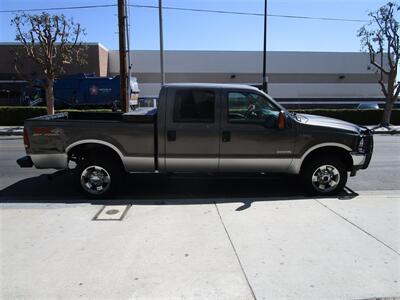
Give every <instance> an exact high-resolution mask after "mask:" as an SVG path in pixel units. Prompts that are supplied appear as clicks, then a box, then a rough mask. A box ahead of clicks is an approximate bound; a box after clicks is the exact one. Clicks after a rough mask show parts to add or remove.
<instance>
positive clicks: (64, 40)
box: [11, 12, 86, 114]
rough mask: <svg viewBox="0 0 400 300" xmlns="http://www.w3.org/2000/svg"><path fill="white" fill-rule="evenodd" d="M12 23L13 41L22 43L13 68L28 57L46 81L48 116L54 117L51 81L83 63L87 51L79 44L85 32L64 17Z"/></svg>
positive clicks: (23, 18)
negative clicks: (75, 65) (72, 65)
mask: <svg viewBox="0 0 400 300" xmlns="http://www.w3.org/2000/svg"><path fill="white" fill-rule="evenodd" d="M11 23H12V24H13V25H14V26H15V28H16V37H15V40H16V41H18V42H20V43H21V47H22V51H15V55H16V56H15V59H16V64H15V68H16V70H17V72H18V73H20V74H22V73H23V72H21V71H20V69H19V68H18V63H17V62H18V61H22V60H23V59H24V57H25V58H26V57H29V58H30V59H32V60H33V61H34V62H35V63H36V64H37V65H38V66H39V70H40V72H41V74H40V75H41V76H42V77H43V78H44V79H45V80H44V82H43V87H44V89H45V91H46V104H47V113H48V114H54V93H53V86H54V80H55V78H56V77H57V76H59V75H61V74H63V73H64V72H65V70H64V67H65V66H66V65H70V64H73V63H74V64H84V63H86V52H85V50H86V47H85V46H83V45H82V43H81V42H80V37H81V36H83V35H84V34H85V32H84V29H83V28H82V27H81V25H80V24H79V23H75V22H74V21H73V19H67V18H66V17H65V16H64V15H50V14H48V13H46V12H42V13H41V14H40V15H29V14H26V13H23V14H19V15H16V16H15V17H14V18H13V19H12V20H11Z"/></svg>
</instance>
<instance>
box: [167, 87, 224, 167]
mask: <svg viewBox="0 0 400 300" xmlns="http://www.w3.org/2000/svg"><path fill="white" fill-rule="evenodd" d="M219 101H220V97H219V94H218V91H217V90H213V89H204V88H187V89H186V88H184V89H183V88H177V89H169V90H168V95H167V105H166V115H165V119H166V123H165V124H166V125H165V133H164V134H165V137H164V141H165V169H166V171H168V172H216V171H217V170H218V158H219V134H220V130H219V125H220V113H219V112H220V110H219V106H220V105H219V104H218V102H219Z"/></svg>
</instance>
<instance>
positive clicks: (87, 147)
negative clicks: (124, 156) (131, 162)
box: [67, 143, 123, 167]
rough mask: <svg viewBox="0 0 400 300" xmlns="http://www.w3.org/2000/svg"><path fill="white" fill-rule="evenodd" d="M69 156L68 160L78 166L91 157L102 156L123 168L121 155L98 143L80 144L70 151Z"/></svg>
mask: <svg viewBox="0 0 400 300" xmlns="http://www.w3.org/2000/svg"><path fill="white" fill-rule="evenodd" d="M67 154H68V160H72V161H74V162H76V163H77V164H78V163H79V161H81V160H82V159H85V158H86V157H89V156H102V157H106V158H107V159H109V160H113V161H115V162H117V163H118V164H120V166H121V167H123V163H122V160H121V157H120V156H119V154H118V153H117V152H116V151H115V150H114V149H112V148H110V147H108V146H106V145H101V144H96V143H85V144H80V145H76V146H75V147H73V148H72V149H70V150H69V151H68V153H67Z"/></svg>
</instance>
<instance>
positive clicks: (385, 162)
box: [0, 135, 400, 201]
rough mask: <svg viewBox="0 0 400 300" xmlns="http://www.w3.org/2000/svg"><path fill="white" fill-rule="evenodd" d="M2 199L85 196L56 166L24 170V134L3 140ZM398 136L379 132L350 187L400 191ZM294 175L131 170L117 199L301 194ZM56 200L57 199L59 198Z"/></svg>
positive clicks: (0, 153) (73, 198)
mask: <svg viewBox="0 0 400 300" xmlns="http://www.w3.org/2000/svg"><path fill="white" fill-rule="evenodd" d="M0 149H1V150H0V165H1V168H0V180H1V182H0V191H1V192H0V197H1V198H0V199H3V201H4V200H5V201H11V200H12V201H14V200H15V201H25V200H30V199H35V198H37V197H39V198H41V199H51V200H54V199H55V198H56V199H57V200H60V201H76V200H77V201H79V200H84V198H82V197H81V196H80V194H79V192H77V191H76V189H75V186H74V184H73V183H72V182H71V178H70V177H69V176H67V175H61V176H55V177H54V178H53V179H52V180H50V179H49V177H48V176H47V175H50V174H54V173H56V172H55V171H54V170H36V169H35V168H28V169H21V168H19V167H18V165H17V164H16V162H15V161H16V159H18V158H19V157H21V156H23V155H25V153H24V148H23V145H22V139H21V138H13V137H2V138H1V139H0ZM399 153H400V136H379V135H378V136H375V149H374V155H373V157H372V161H371V163H370V166H369V168H368V169H367V170H362V171H360V172H358V174H357V176H355V177H351V178H349V181H348V184H347V187H348V188H349V189H350V190H352V191H355V192H357V191H368V190H398V189H400V188H399V184H400V179H399V178H400V154H399ZM303 195H304V192H303V190H302V187H301V186H300V185H299V182H298V180H297V178H296V177H288V176H284V177H280V176H275V175H274V176H269V175H267V176H252V177H244V176H240V175H239V176H238V175H231V176H222V175H215V176H212V175H206V174H205V175H201V174H195V175H172V176H165V175H129V176H128V177H127V179H126V180H125V182H124V183H123V184H122V185H121V187H120V190H119V192H118V194H117V195H116V197H115V198H117V199H135V198H146V199H154V200H162V199H165V198H184V199H187V198H199V197H201V198H205V197H206V198H225V197H233V198H235V197H243V196H252V197H265V196H303ZM57 200H55V201H57Z"/></svg>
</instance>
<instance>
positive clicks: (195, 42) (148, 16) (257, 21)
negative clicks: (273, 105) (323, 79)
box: [0, 0, 387, 52]
mask: <svg viewBox="0 0 400 300" xmlns="http://www.w3.org/2000/svg"><path fill="white" fill-rule="evenodd" d="M127 1H129V4H141V5H158V0H127ZM386 2H387V1H381V0H268V13H269V14H281V15H300V16H310V17H328V18H347V19H361V20H368V15H367V14H368V12H369V11H373V10H376V9H377V8H379V7H380V6H381V5H384V4H385V3H386ZM116 3H117V0H47V1H46V0H0V11H2V10H12V9H31V8H49V7H68V6H83V5H97V4H116ZM163 6H173V7H183V8H199V9H212V10H229V11H240V12H251V13H263V10H264V0H163ZM51 13H57V14H58V13H63V14H65V15H66V16H68V17H73V19H74V20H75V21H76V22H79V23H80V24H81V25H82V26H83V27H84V28H85V29H86V32H87V35H86V36H85V37H84V38H83V40H84V41H85V42H99V43H101V44H103V45H104V46H105V47H106V48H108V49H118V20H117V8H116V7H111V8H110V7H109V8H91V9H79V10H57V11H52V12H51ZM14 15H15V14H14V13H0V42H12V41H14V38H15V29H14V28H13V27H12V26H11V25H10V20H11V18H12V17H13V16H14ZM129 17H130V18H129V20H130V40H131V43H130V45H131V47H130V48H131V49H133V50H157V49H159V35H158V34H159V31H158V10H157V9H149V8H136V7H131V8H130V9H129ZM163 19H164V22H163V27H164V48H165V49H166V50H233V51H239V50H250V51H257V50H262V47H263V17H260V16H245V15H228V14H215V13H203V12H187V11H172V10H164V11H163ZM362 25H363V22H343V21H340V22H337V21H320V20H303V19H288V18H277V17H269V18H268V26H267V28H268V31H267V32H268V38H267V49H268V50H269V51H332V52H358V51H360V42H359V39H358V38H357V30H358V29H359V28H360V27H361V26H362Z"/></svg>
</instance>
